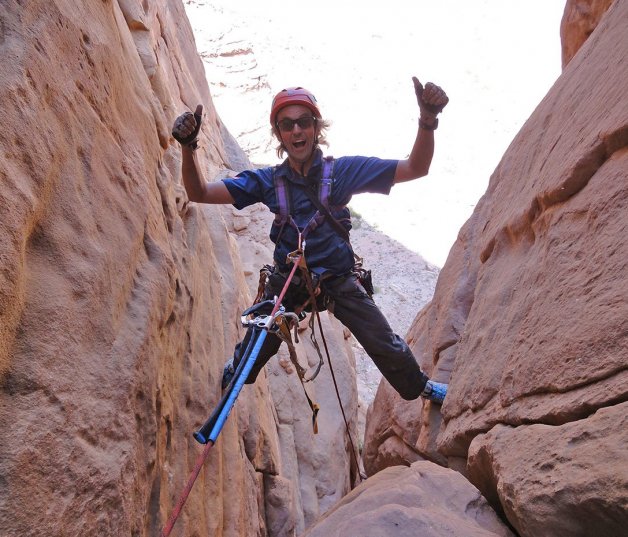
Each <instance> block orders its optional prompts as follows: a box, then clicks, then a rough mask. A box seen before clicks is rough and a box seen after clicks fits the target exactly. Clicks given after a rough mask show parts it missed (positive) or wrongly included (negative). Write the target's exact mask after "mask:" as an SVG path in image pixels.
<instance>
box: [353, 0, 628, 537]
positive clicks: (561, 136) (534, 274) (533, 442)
mask: <svg viewBox="0 0 628 537" xmlns="http://www.w3.org/2000/svg"><path fill="white" fill-rule="evenodd" d="M626 20H628V2H623V1H618V2H615V3H614V4H613V5H612V6H611V7H610V8H609V9H608V11H607V13H606V14H605V15H604V16H603V17H602V18H601V20H600V22H599V26H598V27H597V28H596V29H595V31H594V32H593V33H592V34H591V35H590V37H589V38H588V39H587V41H586V42H585V43H584V45H582V48H581V50H580V51H579V52H578V54H576V55H575V56H574V57H573V59H572V60H571V61H570V62H569V64H568V65H567V67H566V68H565V69H564V72H563V74H562V76H561V77H560V78H559V79H558V80H557V82H556V83H555V85H554V86H553V87H552V88H551V90H550V91H549V93H548V94H547V96H546V97H545V99H543V101H542V102H541V103H540V104H539V106H538V108H537V109H536V110H535V112H534V113H533V114H532V116H531V117H530V119H529V120H528V121H527V122H526V124H525V125H524V126H523V128H522V129H521V131H520V132H519V134H518V135H517V137H516V138H515V139H514V140H513V142H512V144H511V146H510V147H509V149H508V151H507V152H506V154H505V155H504V157H503V159H502V161H501V162H500V164H499V166H498V167H497V169H496V170H495V172H494V174H493V175H492V177H491V181H490V185H489V188H488V190H487V192H486V194H485V195H484V196H483V197H482V199H481V200H480V202H479V203H478V205H477V207H476V210H475V212H474V214H473V216H472V217H471V218H470V220H469V221H468V222H467V224H466V225H465V226H464V227H463V229H462V230H461V232H460V235H459V238H458V240H457V241H456V243H455V244H454V246H453V248H452V250H451V252H450V255H449V258H448V260H447V263H446V264H445V266H444V267H443V270H442V271H441V273H440V278H439V281H438V284H437V288H436V292H435V295H434V299H433V301H432V303H431V304H430V305H429V306H428V307H427V308H426V309H425V310H424V311H423V312H421V314H420V315H419V316H418V317H417V320H416V321H415V325H414V326H413V328H412V329H411V332H410V334H409V339H410V340H411V342H412V345H413V350H414V351H415V353H416V355H417V356H419V357H421V359H422V364H423V365H424V366H425V368H426V369H427V370H428V371H430V372H432V374H433V375H434V376H435V377H436V378H437V379H438V380H442V379H443V376H445V377H449V376H450V391H449V394H448V396H447V399H446V400H445V403H444V405H443V407H442V424H441V425H440V428H439V429H438V430H437V431H435V430H434V429H435V428H438V427H439V423H440V422H439V420H438V419H434V418H433V417H432V418H430V417H429V416H430V414H429V413H431V412H433V408H431V405H430V404H423V409H422V413H423V420H422V423H423V425H422V427H421V430H420V433H419V436H418V439H417V437H416V431H412V434H409V433H408V432H407V431H403V432H401V433H400V434H399V435H398V437H399V438H401V439H402V440H407V441H408V444H409V447H410V448H411V451H412V453H413V454H412V456H411V457H408V455H407V454H405V455H404V454H403V453H404V452H403V451H401V450H400V451H399V452H398V453H392V454H391V453H390V452H389V450H388V451H386V450H385V449H383V448H381V446H383V442H382V439H383V437H382V436H380V437H376V438H370V439H367V441H366V444H367V445H366V447H365V452H366V453H370V457H371V460H372V461H373V460H374V461H377V460H378V458H379V461H380V465H379V466H377V464H376V465H375V468H376V469H379V468H381V466H382V465H383V464H385V460H386V459H389V460H395V457H396V460H399V459H400V458H401V457H406V462H411V460H412V457H415V456H416V454H420V455H423V456H428V457H429V458H431V459H433V460H437V457H438V456H439V455H440V456H443V455H444V456H446V457H447V458H448V461H449V464H450V465H451V466H452V467H456V468H459V469H460V470H461V471H463V472H464V473H466V474H468V475H469V476H470V477H471V480H472V482H473V483H475V484H476V485H477V486H478V487H479V488H480V489H481V490H482V491H483V493H484V494H485V495H486V496H487V497H488V498H489V499H490V500H491V501H492V502H493V503H494V505H495V506H496V507H497V508H499V509H501V510H502V511H503V512H504V513H505V514H506V515H507V516H508V519H509V520H510V522H511V523H512V524H513V525H514V527H515V528H516V529H517V531H519V532H520V533H521V534H522V535H536V536H538V535H593V534H600V535H602V534H608V535H619V534H620V533H618V531H621V530H618V528H619V527H620V526H619V524H620V523H621V520H623V521H624V523H625V520H626V519H627V518H628V512H627V503H626V497H625V494H624V493H623V492H620V493H617V492H616V490H617V489H618V488H619V489H621V490H622V491H625V490H626V489H627V488H628V475H626V472H625V471H623V470H622V469H624V468H626V467H628V451H626V449H625V448H623V447H622V446H625V438H623V436H622V435H621V434H617V435H606V434H605V433H604V431H608V430H611V429H616V430H623V429H624V428H625V424H623V417H622V414H623V413H622V412H621V411H620V408H623V406H622V407H620V406H617V407H616V405H619V404H620V403H622V402H623V401H626V399H628V370H627V369H628V301H627V300H626V296H628V278H627V275H628V218H627V217H626V215H628V180H627V179H628V178H627V173H626V170H628V97H627V95H628V94H627V93H626V87H628V64H627V62H626V61H625V58H626V57H627V55H628V40H626V24H625V21H626ZM449 371H451V374H450V375H449ZM379 404H380V401H379V400H378V399H376V401H375V403H374V406H375V407H377V406H378V405H379ZM386 404H387V405H388V406H389V407H391V405H392V403H391V402H390V401H386ZM398 404H402V403H398ZM615 407H616V408H615ZM413 412H415V413H417V412H419V411H418V410H413ZM596 412H597V413H596ZM624 413H625V411H624ZM373 414H375V411H374V412H373ZM389 415H391V416H395V412H394V411H391V412H389ZM602 417H603V418H604V419H602ZM377 419H378V420H383V422H381V423H378V422H376V423H369V424H367V427H368V428H369V429H370V430H375V431H391V430H394V429H393V425H394V424H399V423H403V421H405V422H408V423H409V422H416V421H417V420H416V419H414V420H413V419H412V417H405V418H404V419H403V420H402V419H395V420H394V421H392V420H390V419H388V418H386V417H384V416H379V417H378V418H377ZM386 420H387V421H386ZM387 424H388V425H387ZM532 424H539V425H532ZM540 424H543V426H541V425H540ZM576 424H579V425H578V426H576ZM514 427H516V429H512V428H514ZM543 427H545V428H543ZM576 437H577V438H578V442H575V441H573V439H574V438H576ZM602 438H607V439H608V442H609V444H608V445H607V446H605V448H602V444H603V443H604V441H603V440H602ZM545 442H547V445H545ZM589 442H590V444H589ZM369 443H371V444H372V445H371V446H369ZM576 444H577V445H578V446H579V447H578V449H576V448H575V447H574V446H575V445H576ZM387 445H388V446H390V445H392V443H391V441H390V439H387ZM470 446H471V451H469V449H470ZM596 446H597V447H596ZM407 449H408V448H407V445H406V451H407ZM596 449H599V450H602V449H607V450H608V452H609V453H610V456H609V458H608V459H606V458H605V457H603V456H600V457H599V458H597V459H596V458H595V457H593V456H591V453H592V452H594V451H595V450H596ZM470 453H471V454H472V456H470V457H469V454H470ZM506 453H508V456H506ZM384 455H385V456H384ZM467 458H468V460H467ZM575 468H583V469H584V468H586V473H587V474H588V476H589V477H588V478H590V479H591V480H592V481H595V482H596V483H602V482H604V481H605V477H604V476H608V475H609V473H613V475H614V480H613V483H614V485H613V487H610V488H609V490H605V487H603V486H597V485H596V486H593V484H592V490H595V492H594V493H592V494H588V495H586V496H583V499H582V500H581V501H582V503H580V501H579V500H576V499H575V498H576V496H578V495H579V494H580V492H581V490H582V489H581V488H580V485H579V484H578V483H579V480H580V479H581V477H579V474H578V473H577V472H575V471H571V470H572V469H575ZM548 483H552V487H549V486H548ZM583 488H586V487H585V486H583ZM561 491H563V492H561ZM589 500H590V503H587V502H589ZM541 503H542V505H541ZM585 504H586V506H585ZM578 512H581V513H587V515H588V514H590V516H591V517H592V519H591V520H589V522H588V523H587V524H586V525H580V526H578V524H579V523H578V522H577V521H581V518H580V516H579V515H578ZM550 519H554V520H555V521H556V523H555V525H553V526H552V525H549V526H545V523H546V522H548V521H549V520H550ZM569 519H571V520H573V521H575V522H573V523H572V524H571V525H570V524H569V523H568V522H567V521H568V520H569ZM593 527H595V528H596V529H595V530H593V529H591V528H593ZM548 528H549V529H548ZM578 528H580V529H578Z"/></svg>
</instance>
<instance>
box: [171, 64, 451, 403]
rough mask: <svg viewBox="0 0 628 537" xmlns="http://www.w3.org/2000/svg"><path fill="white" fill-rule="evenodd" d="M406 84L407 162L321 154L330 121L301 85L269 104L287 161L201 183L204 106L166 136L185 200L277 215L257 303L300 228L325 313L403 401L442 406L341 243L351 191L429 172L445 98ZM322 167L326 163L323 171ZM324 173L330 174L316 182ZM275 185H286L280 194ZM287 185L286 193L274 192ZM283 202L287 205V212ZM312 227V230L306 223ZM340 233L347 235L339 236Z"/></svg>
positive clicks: (275, 345)
mask: <svg viewBox="0 0 628 537" xmlns="http://www.w3.org/2000/svg"><path fill="white" fill-rule="evenodd" d="M412 80H413V83H414V91H415V94H416V97H417V101H418V105H419V111H420V115H419V121H418V129H417V135H416V139H415V141H414V145H413V147H412V151H411V153H410V155H409V157H408V158H407V159H405V160H384V159H380V158H375V157H364V156H352V157H340V158H336V159H333V160H331V159H329V158H324V157H323V152H322V150H321V148H320V146H321V145H327V143H326V140H325V134H326V131H327V129H328V127H329V122H328V121H327V120H325V119H323V116H322V114H321V111H320V109H319V106H318V103H317V101H316V98H315V97H314V95H313V94H312V93H311V92H309V91H308V90H306V89H305V88H302V87H293V88H288V89H283V90H281V91H280V92H279V93H277V95H276V96H275V98H274V99H273V101H272V105H271V110H270V124H271V128H272V134H273V136H275V137H276V139H277V142H278V147H277V155H278V156H279V157H280V158H281V157H283V155H284V154H286V153H287V155H288V157H287V159H285V160H284V161H283V162H282V163H281V164H279V165H277V166H273V167H265V168H260V169H252V170H246V171H243V172H241V173H239V174H238V175H237V176H236V177H232V178H226V179H223V180H221V181H217V182H207V181H205V179H204V176H203V172H202V171H201V169H200V166H199V161H198V160H197V158H196V154H195V150H196V149H197V147H198V134H199V131H200V126H201V118H202V111H203V107H202V105H199V106H198V107H197V109H196V111H195V113H191V112H185V113H183V114H182V115H180V116H179V117H178V118H177V119H176V120H175V122H174V126H173V130H172V134H173V136H174V138H175V139H176V140H177V141H179V143H180V144H181V151H182V177H183V184H184V186H185V190H186V191H187V194H188V197H189V199H190V201H194V202H198V203H223V204H232V205H233V206H234V207H236V208H237V209H243V208H245V207H247V206H249V205H252V204H254V203H263V204H264V205H266V206H267V207H268V208H269V209H270V211H271V212H273V213H275V215H276V218H275V221H274V222H273V224H272V226H271V230H270V238H271V240H272V241H273V242H274V244H275V250H274V256H273V257H274V266H273V268H272V271H271V274H270V276H269V277H268V278H267V279H266V287H265V291H264V297H265V298H272V297H273V296H278V295H279V293H280V291H281V289H282V288H283V285H284V283H285V281H286V279H287V276H288V273H289V271H290V266H289V264H288V263H287V259H286V257H287V255H288V254H289V253H290V252H294V251H296V250H297V249H298V248H299V247H300V246H301V244H300V237H301V233H303V232H304V230H305V229H306V228H308V236H307V241H306V244H307V246H306V248H305V251H304V255H305V259H306V263H307V267H308V269H309V272H310V274H311V276H312V281H314V282H316V286H317V289H318V291H317V293H318V296H317V298H316V302H317V304H321V305H322V307H323V308H327V309H328V310H329V311H330V312H332V313H333V315H334V316H335V317H336V318H337V319H338V320H340V322H342V324H344V325H345V326H346V327H347V328H348V329H349V330H350V331H351V333H352V334H353V335H354V336H355V338H356V339H357V340H358V342H359V343H360V344H361V345H362V347H363V348H364V350H365V351H366V353H367V354H368V355H369V356H370V357H371V359H372V360H373V362H374V363H375V365H376V366H377V367H378V369H379V370H380V371H381V373H382V375H383V376H384V378H386V380H387V381H388V382H389V383H390V384H391V385H392V387H393V388H394V389H395V390H396V391H397V392H398V393H399V394H400V395H401V397H403V398H404V399H406V400H412V399H416V398H418V397H419V396H422V397H424V398H426V399H428V400H430V401H434V402H436V403H439V404H440V403H442V402H443V400H444V398H445V395H446V393H447V384H443V383H439V382H435V381H432V380H430V379H429V378H428V377H427V376H426V375H425V374H424V373H423V372H422V371H421V368H420V367H419V365H418V363H417V361H416V359H415V358H414V356H413V354H412V352H411V350H410V348H409V346H408V345H407V343H406V342H405V341H404V340H403V339H402V338H401V337H400V336H398V335H397V334H395V333H394V331H393V330H392V329H391V327H390V325H389V323H388V321H387V320H386V318H385V317H384V315H383V314H382V312H381V311H380V310H379V308H378V307H377V305H376V304H375V302H374V301H373V299H372V298H371V296H370V294H369V293H367V291H366V289H365V286H364V285H363V282H362V281H361V279H360V278H359V277H358V274H357V273H356V271H355V270H354V265H355V257H354V252H353V250H352V248H351V245H350V243H349V242H348V232H349V230H350V229H351V216H350V213H349V209H348V207H347V204H348V203H349V201H350V199H351V197H352V196H353V195H354V194H359V193H362V192H372V193H380V194H388V193H389V192H390V189H391V188H392V186H393V185H395V184H397V183H402V182H405V181H410V180H412V179H417V178H419V177H423V176H425V175H427V173H428V171H429V168H430V164H431V161H432V157H433V154H434V131H435V130H436V128H437V127H438V117H437V116H438V114H439V113H440V112H441V111H442V110H443V108H444V107H445V105H446V104H447V103H448V102H449V98H448V97H447V95H446V94H445V92H444V91H443V90H442V89H441V88H440V87H439V86H437V85H435V84H432V83H431V82H428V83H427V84H425V87H423V85H422V84H421V82H419V80H418V79H417V78H416V77H413V78H412ZM326 163H329V164H328V165H327V166H326ZM330 168H332V169H333V171H332V172H330V171H329V169H330ZM324 169H326V170H327V171H326V172H324V171H323V170H324ZM324 173H326V174H327V175H328V177H324V176H323V174H324ZM323 180H326V181H327V182H328V183H330V187H329V188H328V189H327V191H326V194H325V196H322V195H321V192H322V190H321V189H322V186H321V183H322V182H324V181H323ZM278 184H279V185H284V186H282V187H281V188H280V189H279V188H278V187H277V185H278ZM308 188H310V189H312V192H316V194H315V198H314V199H316V197H318V198H322V199H319V200H318V201H319V203H318V205H316V204H315V202H314V200H313V199H312V194H310V195H308V194H307V192H306V191H305V189H308ZM286 189H287V190H288V191H289V195H285V194H284V193H282V192H285V190H286ZM280 190H281V191H280ZM321 201H322V202H323V205H326V206H327V211H326V216H322V215H321V210H320V206H321V203H320V202H321ZM288 203H289V208H286V205H287V204H288ZM317 207H318V208H317ZM323 210H324V209H323ZM286 212H289V214H288V215H286V214H285V213H286ZM281 213H284V214H283V215H282V214H281ZM313 216H316V217H317V218H313ZM334 220H335V222H334ZM313 221H315V225H314V226H312V225H311V224H310V222H313ZM339 223H340V226H341V227H340V229H339V226H338V224H339ZM308 224H310V225H309V226H308ZM343 230H346V231H345V232H344V233H343ZM301 238H302V237H301ZM303 280H304V279H303V278H297V277H295V281H293V282H291V284H290V287H289V289H288V292H287V293H286V296H285V298H284V301H283V302H282V304H283V305H285V306H286V308H287V309H288V310H289V311H290V308H294V307H296V306H297V305H298V304H299V302H300V298H297V297H301V296H303V291H304V283H303ZM371 294H372V291H371ZM250 337H251V330H249V332H248V333H247V335H246V336H245V338H244V340H243V341H242V342H241V343H239V344H238V345H237V346H236V348H235V352H234V356H233V358H232V359H231V360H230V361H229V362H227V365H226V366H225V371H224V377H223V387H224V385H225V384H226V383H227V382H228V381H229V378H230V376H232V375H233V371H234V368H235V367H237V364H238V362H239V360H240V358H241V357H242V354H243V352H244V351H243V350H244V349H245V348H246V346H247V343H248V338H250ZM280 344H281V340H280V339H279V338H278V337H277V336H275V335H272V334H268V335H267V337H266V339H265V341H264V343H263V345H262V348H261V350H260V352H259V354H258V357H257V359H256V362H255V364H254V366H253V369H252V371H251V373H250V374H249V377H248V378H247V380H246V382H247V383H248V384H252V383H253V382H255V379H256V378H257V375H258V374H259V372H260V370H261V369H262V367H263V366H264V365H265V364H266V362H267V361H268V360H269V359H270V358H271V357H272V356H273V355H275V354H276V353H277V351H278V350H279V346H280Z"/></svg>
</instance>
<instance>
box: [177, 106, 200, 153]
mask: <svg viewBox="0 0 628 537" xmlns="http://www.w3.org/2000/svg"><path fill="white" fill-rule="evenodd" d="M202 121H203V105H202V104H199V105H198V106H197V107H196V111H195V112H194V114H192V112H184V113H183V114H181V115H180V116H179V117H178V118H177V119H175V121H174V125H173V127H172V136H173V137H174V139H175V140H176V141H177V142H179V143H180V144H181V145H185V146H188V147H191V148H192V149H196V148H197V147H198V142H197V138H198V133H199V132H200V130H201V122H202Z"/></svg>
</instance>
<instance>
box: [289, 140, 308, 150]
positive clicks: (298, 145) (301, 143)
mask: <svg viewBox="0 0 628 537" xmlns="http://www.w3.org/2000/svg"><path fill="white" fill-rule="evenodd" d="M292 145H293V146H294V147H296V148H297V149H301V148H302V147H305V140H298V141H296V142H292Z"/></svg>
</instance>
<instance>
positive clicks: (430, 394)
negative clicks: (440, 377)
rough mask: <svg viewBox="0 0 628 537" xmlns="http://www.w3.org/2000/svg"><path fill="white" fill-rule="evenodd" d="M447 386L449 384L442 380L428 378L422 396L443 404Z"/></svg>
mask: <svg viewBox="0 0 628 537" xmlns="http://www.w3.org/2000/svg"><path fill="white" fill-rule="evenodd" d="M447 386H448V385H447V384H443V383H441V382H434V381H433V380H428V381H427V384H426V385H425V388H424V389H423V392H422V393H421V397H423V398H425V399H427V400H429V401H432V402H434V403H438V404H439V405H442V404H443V401H444V400H445V396H446V395H447Z"/></svg>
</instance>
